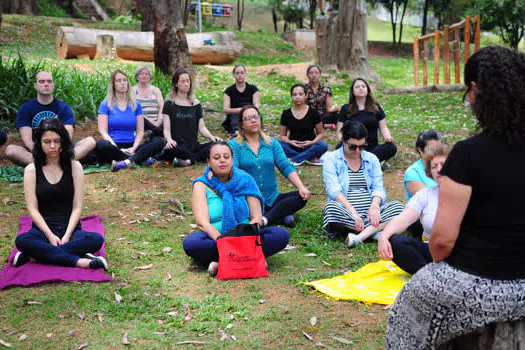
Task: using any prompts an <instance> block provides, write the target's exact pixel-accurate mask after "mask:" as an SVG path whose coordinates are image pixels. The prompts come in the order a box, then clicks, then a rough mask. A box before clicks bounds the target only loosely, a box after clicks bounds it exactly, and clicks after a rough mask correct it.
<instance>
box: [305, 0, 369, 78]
mask: <svg viewBox="0 0 525 350" xmlns="http://www.w3.org/2000/svg"><path fill="white" fill-rule="evenodd" d="M315 27H316V56H317V63H318V64H319V65H321V66H329V65H334V66H336V67H337V69H338V70H339V71H341V72H346V73H348V74H349V75H351V76H352V77H354V78H355V77H358V76H360V77H363V78H364V79H368V80H379V76H378V75H377V74H376V73H374V72H372V70H371V69H370V64H369V62H368V43H367V36H366V12H365V4H364V0H341V1H340V2H339V13H338V14H337V15H335V16H329V17H328V18H319V19H317V20H316V23H315Z"/></svg>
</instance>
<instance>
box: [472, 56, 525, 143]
mask: <svg viewBox="0 0 525 350" xmlns="http://www.w3.org/2000/svg"><path fill="white" fill-rule="evenodd" d="M524 77H525V55H524V54H521V53H516V52H514V51H511V50H509V49H507V48H505V47H502V46H487V47H484V48H482V49H480V50H478V51H477V52H476V53H474V54H473V55H472V56H471V57H470V58H469V60H468V61H467V64H466V65H465V72H464V81H465V86H467V88H470V89H474V92H473V93H474V94H475V95H474V96H475V101H474V103H472V104H471V109H472V112H473V113H474V115H475V116H476V118H477V119H478V130H483V131H484V132H485V133H487V134H489V135H491V136H495V137H498V138H503V139H504V140H505V141H506V142H508V143H510V144H513V143H520V144H523V143H525V79H524ZM473 83H475V85H476V86H475V87H473Z"/></svg>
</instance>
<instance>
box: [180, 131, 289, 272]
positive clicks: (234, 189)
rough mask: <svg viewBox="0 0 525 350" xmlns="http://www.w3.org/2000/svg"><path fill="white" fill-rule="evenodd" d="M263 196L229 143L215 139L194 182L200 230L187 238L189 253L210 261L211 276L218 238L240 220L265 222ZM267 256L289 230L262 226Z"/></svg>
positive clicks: (277, 248)
mask: <svg viewBox="0 0 525 350" xmlns="http://www.w3.org/2000/svg"><path fill="white" fill-rule="evenodd" d="M262 205H263V199H262V196H261V193H260V192H259V189H258V188H257V184H256V183H255V181H254V180H253V178H252V177H251V176H250V175H249V174H247V173H246V172H245V171H243V170H241V169H238V168H235V167H233V153H232V150H231V148H230V146H228V144H227V143H225V142H223V141H217V142H213V143H212V144H211V145H210V148H209V156H208V168H206V170H205V171H204V175H203V176H201V177H199V178H197V179H196V180H195V181H194V183H193V193H192V208H193V215H194V216H195V221H196V222H197V225H198V227H199V228H200V229H201V231H200V232H196V233H192V234H190V235H189V236H187V237H186V238H185V239H184V242H183V246H184V251H185V252H186V254H187V255H189V256H191V257H193V258H195V259H196V260H197V261H198V262H200V263H205V264H209V266H208V272H209V274H210V276H215V275H216V274H217V268H218V264H217V261H218V258H219V256H218V252H217V244H216V240H217V238H218V237H219V236H220V235H221V234H222V233H225V232H227V231H229V230H230V229H232V228H234V227H235V226H237V225H238V224H247V223H250V224H254V223H256V224H262ZM261 233H262V234H263V237H264V238H263V239H264V245H263V252H264V255H265V256H266V257H268V256H271V255H273V254H275V253H277V252H279V251H280V250H282V249H284V248H285V247H286V245H287V244H288V241H289V240H290V234H289V233H288V231H287V230H285V229H283V228H281V227H266V228H262V229H261Z"/></svg>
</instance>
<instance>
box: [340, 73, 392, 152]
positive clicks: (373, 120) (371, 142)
mask: <svg viewBox="0 0 525 350" xmlns="http://www.w3.org/2000/svg"><path fill="white" fill-rule="evenodd" d="M347 120H354V121H358V122H361V123H363V124H364V125H365V127H366V129H367V131H368V137H367V139H366V143H367V146H366V151H368V152H371V153H373V154H375V155H376V156H377V158H379V161H380V162H382V161H384V160H388V159H390V158H392V157H393V156H395V155H396V152H397V146H396V145H395V144H394V138H393V137H392V135H391V134H390V130H389V129H388V126H387V125H386V115H385V111H383V108H381V106H380V105H379V103H377V102H375V101H374V98H373V97H372V91H371V90H370V85H368V82H367V81H366V80H364V79H362V78H357V79H355V80H354V81H353V82H352V85H350V97H349V101H348V104H345V105H343V107H341V111H340V112H339V118H338V120H337V134H338V136H339V139H341V128H342V127H343V124H344V122H345V121H347ZM378 130H379V131H380V132H381V135H382V136H383V140H384V141H385V143H383V144H379V141H378V138H377V131H378Z"/></svg>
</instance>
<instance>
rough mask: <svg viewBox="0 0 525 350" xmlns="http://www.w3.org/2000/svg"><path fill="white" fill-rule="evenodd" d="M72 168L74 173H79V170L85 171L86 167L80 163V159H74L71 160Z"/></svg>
mask: <svg viewBox="0 0 525 350" xmlns="http://www.w3.org/2000/svg"><path fill="white" fill-rule="evenodd" d="M71 170H72V171H73V173H74V174H75V173H78V172H81V173H83V172H84V167H82V164H80V162H79V161H78V160H72V161H71Z"/></svg>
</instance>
